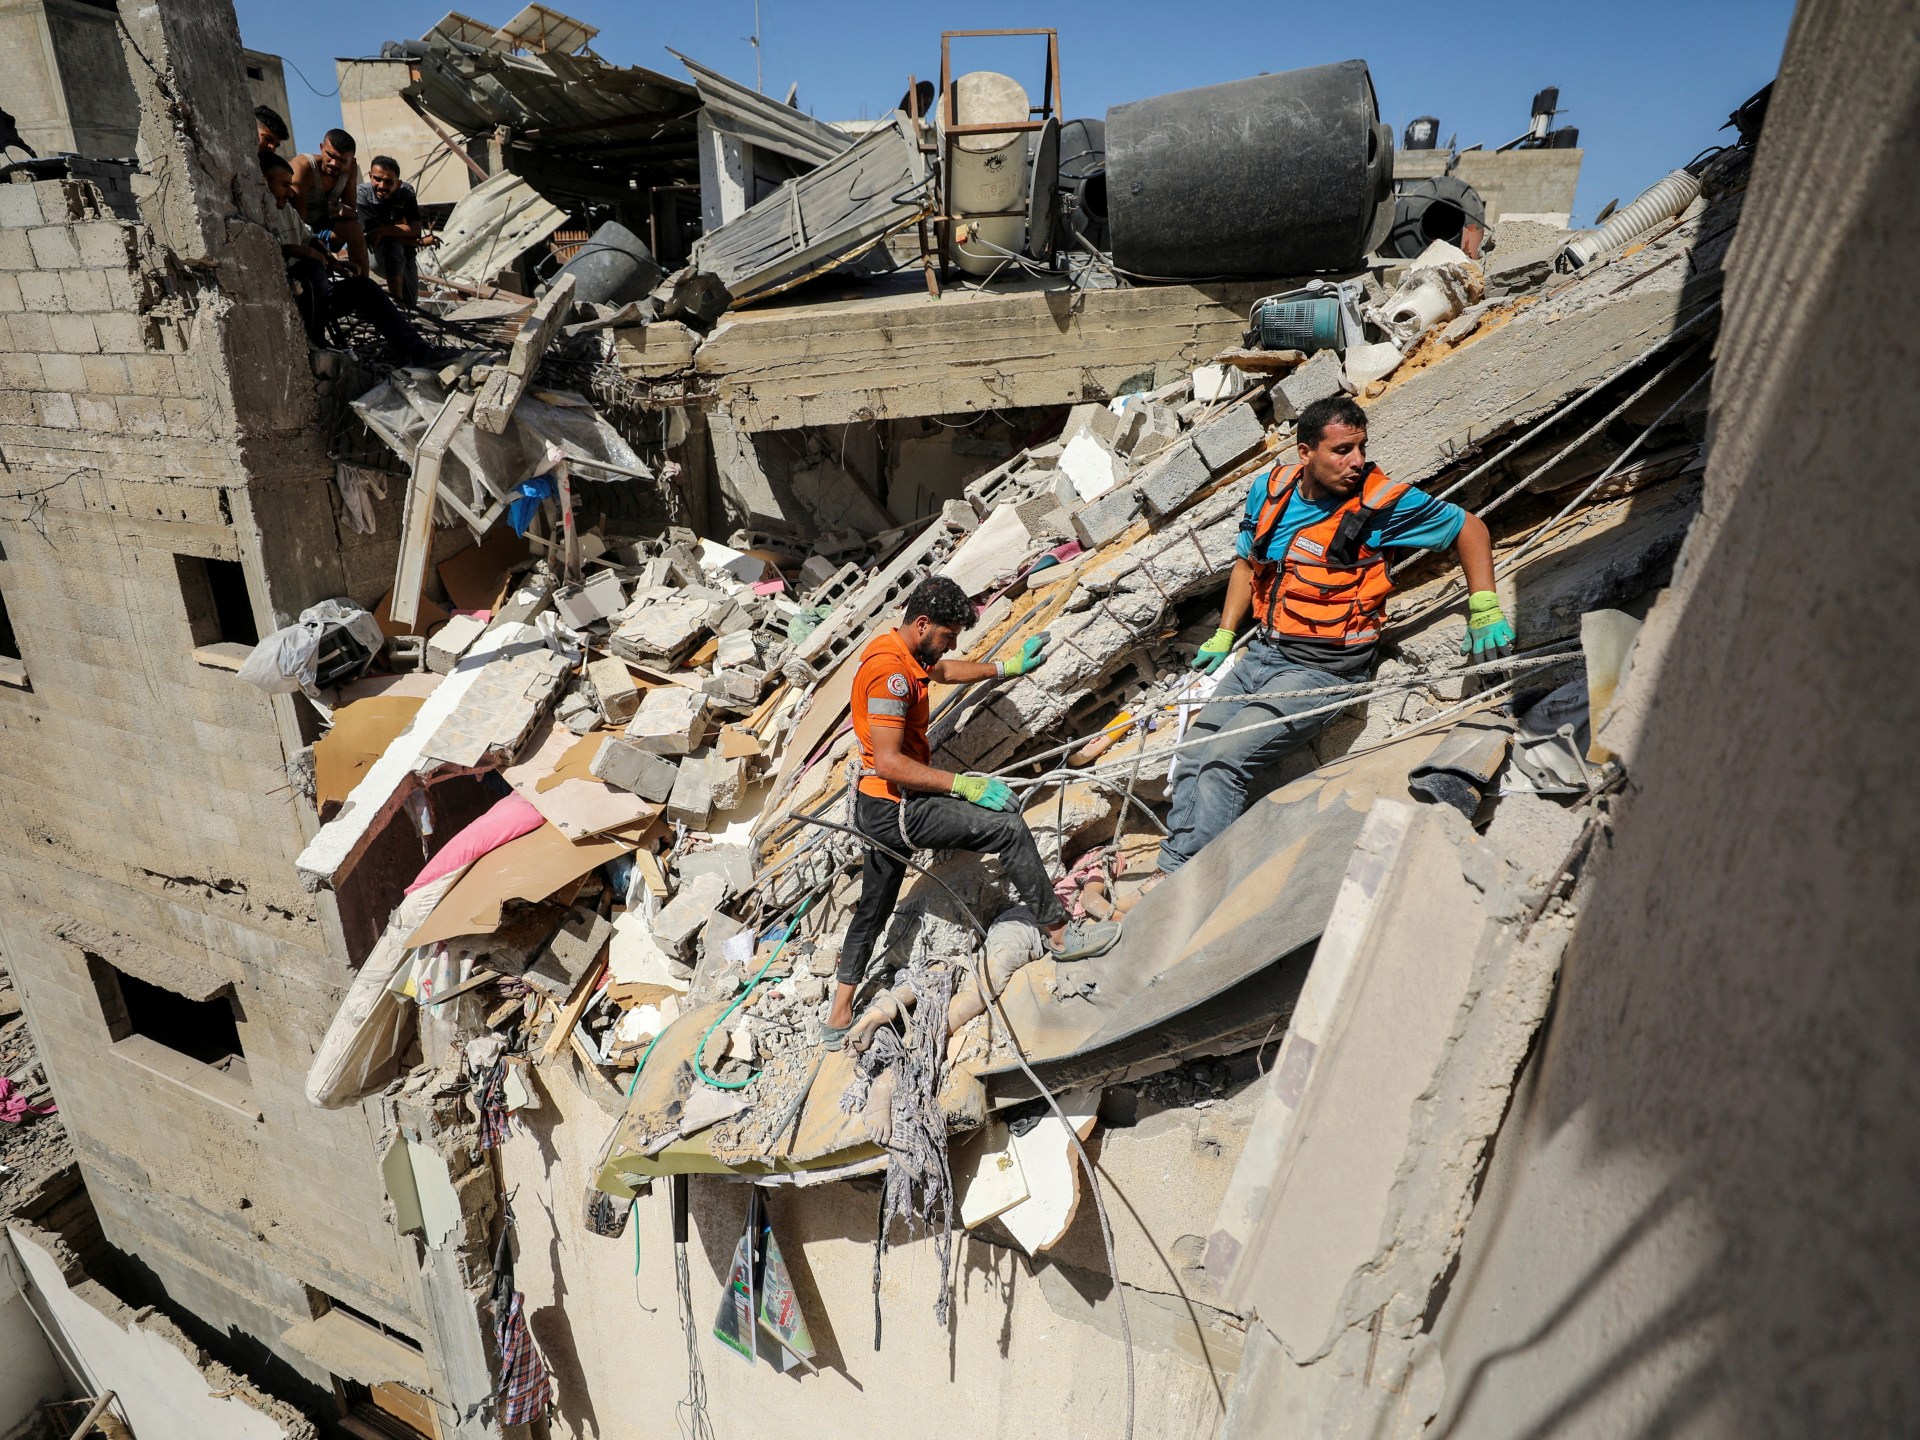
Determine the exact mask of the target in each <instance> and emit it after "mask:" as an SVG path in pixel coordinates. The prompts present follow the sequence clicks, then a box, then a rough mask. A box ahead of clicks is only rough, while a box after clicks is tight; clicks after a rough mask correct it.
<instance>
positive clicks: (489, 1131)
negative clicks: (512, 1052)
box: [476, 1061, 513, 1150]
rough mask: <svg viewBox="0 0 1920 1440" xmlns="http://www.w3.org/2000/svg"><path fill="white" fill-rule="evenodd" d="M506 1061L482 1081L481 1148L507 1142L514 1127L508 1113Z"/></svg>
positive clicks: (480, 1101) (480, 1103)
mask: <svg viewBox="0 0 1920 1440" xmlns="http://www.w3.org/2000/svg"><path fill="white" fill-rule="evenodd" d="M506 1069H507V1067H506V1062H505V1061H502V1062H501V1063H500V1064H498V1065H496V1066H494V1067H493V1069H492V1070H490V1071H489V1072H488V1073H487V1075H486V1077H485V1078H484V1079H483V1080H482V1081H481V1082H480V1095H479V1103H478V1105H477V1107H476V1108H478V1110H479V1111H480V1148H481V1149H482V1150H493V1149H497V1148H498V1147H499V1146H502V1145H504V1144H506V1143H507V1136H508V1134H509V1133H511V1131H512V1128H513V1121H512V1118H511V1117H510V1116H509V1115H508V1113H507V1080H506Z"/></svg>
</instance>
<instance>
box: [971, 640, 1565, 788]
mask: <svg viewBox="0 0 1920 1440" xmlns="http://www.w3.org/2000/svg"><path fill="white" fill-rule="evenodd" d="M1579 643H1580V642H1579V641H1577V640H1558V641H1555V642H1554V643H1553V644H1551V645H1542V646H1538V647H1536V648H1535V649H1533V650H1529V651H1526V652H1525V653H1524V654H1521V655H1513V656H1509V657H1507V658H1506V659H1504V660H1482V661H1479V662H1477V663H1475V664H1472V665H1431V666H1426V667H1423V668H1420V669H1417V670H1414V671H1413V672H1412V673H1410V674H1408V675H1405V676H1402V677H1398V678H1395V679H1392V680H1355V681H1352V682H1351V683H1349V684H1345V685H1322V686H1318V687H1316V688H1314V689H1311V690H1262V691H1256V692H1254V693H1252V694H1248V695H1203V696H1198V697H1196V698H1194V699H1191V700H1172V701H1168V702H1167V703H1166V706H1165V707H1164V708H1167V709H1175V708H1184V707H1186V706H1193V707H1195V708H1198V707H1200V706H1203V705H1224V704H1227V703H1228V702H1230V701H1245V700H1280V699H1289V700H1311V699H1314V698H1317V697H1319V696H1323V695H1341V696H1345V697H1346V698H1345V699H1343V700H1342V701H1341V702H1340V703H1339V704H1337V705H1323V706H1320V707H1318V708H1316V709H1313V710H1302V711H1300V712H1298V713H1297V714H1294V715H1289V716H1286V717H1284V720H1300V719H1306V718H1309V717H1311V716H1315V715H1323V714H1328V713H1330V712H1334V711H1339V710H1344V709H1346V708H1347V707H1348V706H1349V705H1356V704H1358V703H1359V702H1361V701H1363V700H1372V699H1376V698H1378V697H1381V696H1386V695H1395V694H1404V693H1406V692H1408V691H1412V690H1420V689H1424V688H1426V687H1427V686H1428V685H1429V684H1431V683H1432V682H1433V681H1436V680H1453V679H1458V678H1461V677H1463V676H1467V675H1479V674H1484V673H1487V672H1490V671H1496V670H1499V671H1510V670H1529V669H1538V668H1541V667H1547V666H1553V665H1565V664H1568V663H1570V662H1572V661H1575V660H1579V659H1580V658H1581V657H1580V656H1578V655H1575V654H1571V653H1569V654H1550V653H1548V652H1550V651H1559V650H1564V649H1566V647H1568V646H1572V645H1577V644H1579ZM1491 693H1492V692H1491V691H1482V692H1481V693H1480V694H1479V695H1477V696H1475V697H1474V698H1475V699H1476V700H1477V699H1483V698H1485V696H1486V695H1488V694H1491ZM1436 718H1437V717H1436ZM1284 720H1283V722H1282V723H1284ZM1266 723H1269V722H1263V723H1262V725H1260V726H1251V725H1250V726H1248V727H1247V729H1249V730H1253V729H1260V728H1264V726H1265V724H1266ZM1421 723H1422V724H1426V723H1429V722H1427V721H1422V722H1421ZM1113 728H1114V727H1113V726H1111V725H1107V726H1103V727H1102V728H1101V729H1099V730H1096V731H1093V732H1092V733H1091V734H1088V735H1081V736H1076V737H1075V738H1073V739H1071V740H1068V741H1066V742H1064V743H1063V744H1059V745H1055V746H1053V747H1052V748H1050V749H1047V750H1042V751H1040V752H1039V753H1038V754H1035V755H1028V756H1025V757H1023V758H1022V759H1020V760H1017V761H1014V762H1012V763H1010V764H1007V765H1004V766H1002V767H1001V768H1000V769H998V770H995V771H990V772H988V773H990V774H994V775H998V776H1000V777H1002V778H1005V777H1006V776H1008V775H1009V774H1011V773H1012V772H1013V771H1015V770H1019V769H1024V768H1025V767H1027V766H1029V765H1035V764H1038V763H1039V762H1040V761H1042V760H1051V759H1054V758H1055V757H1057V756H1060V755H1068V754H1071V753H1072V752H1074V751H1075V750H1079V749H1081V748H1082V747H1084V746H1086V745H1087V744H1088V743H1089V742H1091V741H1094V740H1097V739H1099V738H1100V737H1101V736H1102V735H1105V734H1107V733H1108V732H1109V731H1111V730H1112V729H1113ZM1203 738H1204V737H1203ZM1194 743H1197V742H1195V741H1190V740H1183V741H1181V742H1179V743H1178V744H1177V745H1172V746H1167V747H1165V748H1163V749H1158V750H1148V751H1144V752H1142V753H1144V754H1149V755H1171V754H1173V753H1174V752H1175V751H1176V750H1181V749H1185V748H1186V747H1187V746H1189V745H1192V744H1194ZM1109 763H1110V764H1112V763H1125V762H1109ZM1049 773H1060V774H1070V775H1073V776H1076V777H1079V778H1083V779H1084V778H1087V777H1090V776H1094V775H1099V774H1103V773H1106V772H1105V770H1104V769H1103V767H1102V766H1100V765H1093V766H1090V767H1088V768H1087V769H1085V770H1072V771H1060V772H1049Z"/></svg>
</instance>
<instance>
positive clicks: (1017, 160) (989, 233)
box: [941, 70, 1031, 275]
mask: <svg viewBox="0 0 1920 1440" xmlns="http://www.w3.org/2000/svg"><path fill="white" fill-rule="evenodd" d="M952 100H953V103H952V107H951V108H952V112H953V123H954V124H955V125H960V126H965V125H994V124H1021V123H1024V122H1025V121H1026V120H1027V119H1029V118H1030V115H1031V110H1030V108H1029V105H1028V101H1027V92H1026V90H1025V89H1024V88H1023V87H1022V86H1021V84H1020V82H1019V81H1018V80H1015V79H1014V78H1013V77H1012V76H1011V75H1001V74H998V73H996V72H994V71H992V70H974V71H970V72H969V73H967V74H965V75H962V76H961V77H960V78H959V79H957V80H955V81H954V82H953V97H952ZM941 115H942V119H943V120H944V118H945V115H946V107H942V111H941ZM1028 133H1029V132H1027V131H1025V130H1012V131H1001V132H997V133H990V134H985V135H960V136H956V137H955V138H954V143H953V150H952V161H951V163H950V167H949V172H948V174H947V213H948V214H949V215H951V216H953V217H955V218H954V222H953V257H954V261H955V263H956V264H958V265H959V267H960V268H961V269H962V270H964V271H966V272H967V273H968V274H969V275H986V274H989V273H991V272H992V271H993V270H994V269H995V268H996V267H997V266H999V265H1002V264H1004V263H1005V262H1006V259H1007V256H1006V253H1005V252H1007V251H1013V252H1015V253H1018V252H1019V250H1020V248H1021V247H1022V246H1023V245H1024V244H1025V243H1026V238H1027V218H1026V210H1027V181H1028V177H1027V135H1028ZM944 139H945V137H944V136H943V137H942V140H943V142H944ZM945 148H946V147H945V145H944V143H943V144H942V151H943V153H944V151H945ZM996 210H1013V211H1017V212H1018V213H1017V214H1013V215H1003V216H999V217H997V218H992V219H973V218H970V217H972V216H977V215H989V216H991V215H992V214H993V212H994V211H996ZM983 241H984V242H986V243H984V244H983V243H981V242H983Z"/></svg>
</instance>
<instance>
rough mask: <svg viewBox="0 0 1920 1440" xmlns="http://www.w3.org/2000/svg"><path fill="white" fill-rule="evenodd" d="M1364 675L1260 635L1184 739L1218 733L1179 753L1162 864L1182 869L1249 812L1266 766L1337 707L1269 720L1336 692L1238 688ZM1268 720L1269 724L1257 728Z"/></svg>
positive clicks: (1347, 680) (1309, 735)
mask: <svg viewBox="0 0 1920 1440" xmlns="http://www.w3.org/2000/svg"><path fill="white" fill-rule="evenodd" d="M1365 678H1366V677H1365V676H1353V675H1349V676H1345V677H1342V676H1339V675H1335V674H1332V673H1331V672H1329V671H1326V670H1321V669H1319V668H1318V667H1316V666H1312V665H1303V664H1301V663H1300V662H1299V661H1297V660H1289V659H1288V658H1287V657H1286V656H1285V655H1283V654H1281V653H1280V647H1279V646H1278V645H1277V644H1275V643H1274V642H1273V641H1271V640H1269V639H1267V638H1266V637H1265V636H1264V635H1256V636H1255V637H1254V638H1253V640H1252V641H1251V642H1250V643H1249V644H1248V646H1247V649H1246V653H1245V654H1244V655H1242V656H1241V657H1240V659H1239V661H1238V663H1236V664H1235V665H1234V667H1233V669H1232V670H1231V671H1230V672H1228V674H1227V678H1226V679H1224V680H1222V681H1221V682H1220V687H1219V688H1218V689H1217V690H1215V691H1214V692H1213V698H1214V703H1212V704H1210V705H1208V706H1206V707H1205V708H1204V709H1202V710H1201V712H1200V718H1199V719H1198V720H1197V721H1195V722H1194V724H1193V725H1192V726H1190V727H1189V728H1188V731H1187V735H1186V739H1188V740H1197V739H1199V738H1201V737H1203V736H1209V735H1210V736H1212V737H1213V738H1212V739H1210V740H1208V741H1207V743H1205V744H1201V745H1195V746H1193V747H1192V748H1191V749H1189V750H1182V751H1181V752H1180V754H1179V761H1180V763H1179V766H1178V768H1177V769H1176V770H1175V771H1174V776H1173V804H1172V807H1171V808H1170V809H1169V811H1168V812H1167V838H1166V840H1165V841H1164V842H1162V844H1161V846H1160V868H1161V869H1162V870H1166V871H1169V872H1171V871H1174V870H1178V869H1179V868H1180V867H1181V866H1182V865H1184V864H1186V863H1187V861H1189V860H1191V859H1192V858H1193V857H1194V856H1195V855H1198V854H1199V853H1200V851H1201V849H1202V848H1203V847H1204V846H1205V845H1206V844H1207V843H1208V842H1209V841H1210V840H1212V839H1214V838H1215V837H1216V836H1218V835H1219V834H1220V832H1221V831H1223V830H1225V829H1226V828H1227V827H1228V826H1229V825H1231V824H1233V822H1234V821H1236V820H1238V819H1239V818H1240V817H1241V816H1242V815H1243V814H1245V813H1246V809H1247V805H1248V803H1249V801H1250V800H1251V799H1257V798H1258V795H1257V794H1255V793H1253V792H1254V787H1255V786H1256V785H1257V784H1258V783H1259V781H1260V779H1261V772H1262V771H1264V770H1266V769H1267V768H1268V767H1270V766H1272V765H1274V764H1276V763H1277V762H1279V761H1280V760H1282V759H1284V758H1285V757H1286V756H1287V755H1289V754H1291V753H1292V752H1293V751H1295V750H1298V749H1299V748H1300V747H1301V746H1302V745H1305V744H1307V743H1309V742H1310V741H1311V740H1312V739H1313V737H1314V736H1316V735H1318V734H1319V733H1320V732H1321V731H1322V730H1323V729H1325V728H1326V725H1327V722H1328V721H1329V720H1331V719H1333V712H1331V711H1329V712H1328V713H1327V714H1324V715H1314V716H1310V717H1308V718H1307V719H1305V720H1299V721H1294V722H1292V723H1289V724H1284V725H1276V724H1267V722H1269V721H1274V720H1278V719H1280V718H1281V717H1282V716H1285V715H1292V714H1296V713H1298V712H1299V711H1302V710H1314V709H1318V708H1320V707H1321V706H1324V705H1330V704H1332V703H1333V702H1334V701H1335V700H1337V699H1338V698H1339V697H1338V696H1326V695H1320V696H1307V697H1304V698H1301V699H1297V700H1296V699H1294V698H1292V697H1291V696H1287V695H1280V696H1277V697H1276V698H1273V699H1267V700H1241V701H1239V702H1238V703H1235V702H1234V700H1233V698H1232V697H1234V696H1237V695H1265V694H1270V693H1271V692H1273V691H1287V690H1318V689H1320V688H1322V687H1323V686H1327V685H1343V684H1352V683H1353V682H1354V681H1355V680H1360V679H1365ZM1256 725H1265V726H1266V728H1264V729H1258V730H1256V729H1252V728H1251V727H1253V726H1256Z"/></svg>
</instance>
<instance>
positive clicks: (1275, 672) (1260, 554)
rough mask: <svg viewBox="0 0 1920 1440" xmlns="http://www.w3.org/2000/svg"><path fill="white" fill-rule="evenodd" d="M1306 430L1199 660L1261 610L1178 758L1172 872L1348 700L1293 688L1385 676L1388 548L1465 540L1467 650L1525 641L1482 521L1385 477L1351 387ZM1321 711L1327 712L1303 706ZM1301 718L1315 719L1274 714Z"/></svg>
mask: <svg viewBox="0 0 1920 1440" xmlns="http://www.w3.org/2000/svg"><path fill="white" fill-rule="evenodd" d="M1295 436H1296V439H1297V440H1298V442H1299V448H1300V458H1299V463H1298V464H1295V465H1289V466H1284V467H1282V466H1277V465H1276V466H1274V467H1273V468H1272V469H1270V470H1266V471H1263V472H1261V473H1260V474H1258V475H1256V476H1254V478H1253V483H1252V485H1251V487H1250V489H1249V493H1248V495H1247V509H1246V514H1245V516H1244V517H1243V518H1242V519H1241V522H1240V535H1239V539H1238V540H1237V542H1236V543H1235V547H1234V549H1235V555H1236V557H1237V558H1236V559H1235V561H1234V565H1233V573H1232V575H1231V576H1230V577H1229V578H1228V581H1227V598H1226V603H1225V604H1224V605H1223V606H1222V607H1221V611H1220V628H1219V629H1217V630H1216V631H1215V632H1214V634H1213V637H1212V638H1211V639H1210V640H1208V641H1207V642H1206V643H1205V644H1204V645H1202V646H1201V647H1200V651H1199V654H1197V655H1196V656H1195V657H1194V661H1193V665H1194V668H1195V669H1197V670H1206V671H1212V670H1214V669H1217V668H1218V667H1219V665H1220V663H1221V662H1222V661H1224V660H1225V659H1226V658H1227V655H1228V653H1229V652H1230V651H1231V650H1232V649H1233V643H1234V637H1235V635H1236V634H1237V633H1238V631H1239V629H1240V626H1241V625H1242V624H1243V623H1244V622H1245V621H1246V619H1247V616H1248V614H1249V612H1251V613H1252V615H1253V618H1254V621H1255V628H1254V632H1253V636H1252V638H1251V640H1250V641H1249V643H1248V645H1247V648H1246V653H1245V654H1243V655H1242V656H1241V657H1240V658H1239V660H1238V661H1237V662H1236V663H1235V665H1234V667H1233V669H1232V670H1231V671H1229V672H1228V674H1227V675H1226V677H1225V678H1224V679H1222V680H1221V682H1220V685H1219V688H1218V689H1216V690H1215V691H1214V695H1213V701H1212V703H1210V704H1208V705H1206V706H1205V707H1204V708H1203V709H1202V710H1201V712H1200V719H1199V720H1198V721H1197V722H1196V723H1195V724H1194V725H1193V726H1192V727H1191V728H1190V730H1189V732H1188V735H1187V738H1188V739H1196V738H1203V737H1207V736H1211V737H1213V738H1212V739H1210V740H1208V741H1207V743H1205V744H1198V745H1194V746H1193V747H1192V748H1191V749H1188V750H1184V751H1182V752H1180V754H1179V756H1178V757H1177V768H1176V770H1175V773H1174V782H1173V805H1172V809H1171V811H1170V812H1169V815H1168V818H1167V838H1166V842H1165V843H1164V844H1163V845H1162V846H1161V847H1160V860H1159V865H1160V870H1161V872H1162V873H1167V872H1171V871H1174V870H1177V869H1179V868H1180V867H1181V866H1182V865H1184V864H1185V863H1186V862H1187V861H1189V860H1191V859H1192V858H1193V857H1194V856H1195V855H1197V854H1198V853H1199V852H1200V849H1201V847H1202V846H1204V845H1205V844H1206V843H1207V842H1208V841H1210V840H1212V839H1213V838H1214V837H1215V836H1216V835H1218V834H1220V832H1221V831H1223V830H1225V829H1226V828H1227V827H1228V826H1229V825H1231V824H1232V823H1233V822H1234V821H1235V820H1237V819H1239V818H1240V816H1241V814H1242V813H1243V812H1244V811H1245V810H1246V808H1247V805H1248V803H1249V801H1250V800H1251V799H1255V798H1258V796H1259V794H1262V793H1264V788H1261V787H1260V782H1261V781H1262V779H1263V778H1264V772H1267V771H1269V770H1270V769H1271V768H1272V767H1273V766H1274V765H1275V764H1276V763H1277V762H1278V761H1279V760H1281V759H1282V758H1283V757H1285V756H1286V755H1288V754H1289V753H1291V752H1292V751H1294V750H1297V749H1299V748H1300V747H1301V746H1302V745H1305V744H1307V743H1308V742H1309V741H1311V740H1312V739H1313V738H1314V736H1316V735H1317V734H1319V733H1320V731H1321V729H1322V728H1323V727H1324V726H1325V725H1326V723H1327V722H1328V721H1329V720H1331V719H1332V718H1333V716H1334V713H1335V712H1334V711H1333V710H1332V709H1330V708H1328V707H1330V706H1332V705H1334V704H1336V703H1337V702H1338V700H1339V698H1340V697H1338V696H1313V695H1308V696H1301V697H1299V698H1294V696H1292V695H1291V694H1290V693H1287V692H1293V691H1310V690H1319V689H1324V688H1325V687H1327V686H1333V685H1341V684H1350V683H1352V682H1354V681H1357V680H1364V679H1365V678H1366V677H1367V675H1368V674H1369V673H1371V671H1372V669H1373V662H1374V659H1375V656H1376V654H1377V652H1378V650H1379V643H1380V631H1381V628H1382V626H1383V623H1384V620H1385V614H1386V601H1387V595H1388V594H1389V592H1390V591H1391V590H1392V588H1393V587H1392V585H1391V584H1390V583H1389V582H1388V579H1387V559H1386V555H1385V553H1384V552H1385V551H1387V550H1389V549H1444V548H1446V547H1447V546H1452V547H1453V549H1454V552H1455V554H1456V555H1458V557H1459V560H1460V568H1461V569H1462V570H1463V571H1464V572H1465V574H1466V579H1467V588H1468V589H1469V591H1471V592H1472V593H1471V596H1470V598H1469V600H1468V605H1467V611H1468V631H1467V641H1466V643H1465V646H1464V647H1463V648H1465V649H1466V650H1467V651H1468V652H1469V653H1470V654H1471V656H1472V657H1473V658H1474V659H1476V660H1488V659H1494V658H1497V657H1499V656H1502V655H1506V654H1508V653H1510V651H1511V649H1512V646H1513V626H1512V625H1510V624H1508V623H1507V619H1506V617H1505V616H1504V615H1503V614H1502V613H1501V611H1500V601H1499V598H1498V597H1497V596H1496V595H1495V594H1494V591H1493V547H1492V544H1491V542H1490V540H1489V539H1488V536H1487V527H1486V525H1485V523H1484V522H1483V521H1481V520H1480V519H1479V517H1477V516H1474V515H1470V514H1468V513H1467V512H1466V511H1465V510H1462V509H1461V508H1460V507H1459V506H1458V505H1451V504H1449V503H1447V502H1446V501H1444V500H1436V499H1434V498H1433V497H1432V496H1430V495H1426V494H1423V493H1422V492H1421V491H1419V490H1416V489H1414V488H1413V487H1412V486H1410V485H1398V484H1395V483H1394V482H1393V481H1392V480H1390V479H1388V478H1387V476H1386V475H1384V474H1382V473H1381V471H1380V469H1379V467H1378V466H1375V465H1373V464H1372V463H1371V462H1369V461H1368V459H1367V415H1366V412H1365V411H1364V410H1362V409H1361V408H1360V407H1359V406H1358V405H1356V404H1355V403H1354V402H1353V401H1352V400H1350V399H1348V398H1347V397H1346V396H1344V395H1338V396H1333V397H1331V398H1329V399H1325V400H1316V401H1315V402H1314V403H1313V404H1311V405H1309V406H1307V408H1306V410H1305V411H1303V412H1302V413H1301V415H1300V418H1299V420H1298V421H1297V422H1296V425H1295ZM1276 692H1278V693H1276ZM1238 696H1259V697H1262V698H1259V699H1236V698H1234V697H1238ZM1313 710H1320V711H1322V713H1320V714H1317V715H1315V714H1302V712H1306V711H1313ZM1290 715H1300V716H1301V718H1300V719H1297V720H1293V721H1291V722H1289V723H1283V724H1275V723H1271V722H1274V721H1278V720H1280V719H1282V717H1285V716H1290ZM1149 883H1150V884H1151V883H1152V882H1151V881H1150V882H1149Z"/></svg>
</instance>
